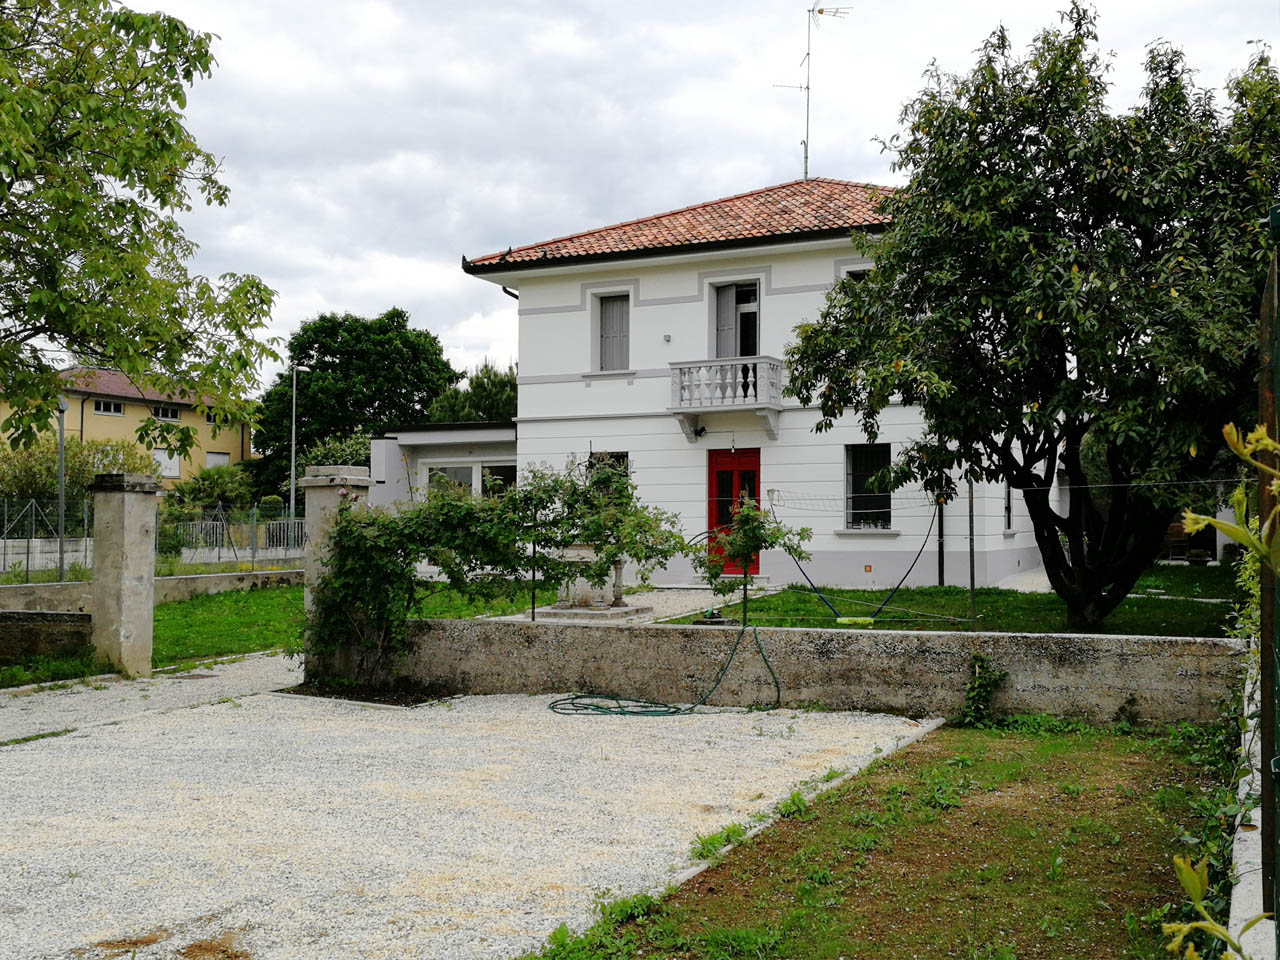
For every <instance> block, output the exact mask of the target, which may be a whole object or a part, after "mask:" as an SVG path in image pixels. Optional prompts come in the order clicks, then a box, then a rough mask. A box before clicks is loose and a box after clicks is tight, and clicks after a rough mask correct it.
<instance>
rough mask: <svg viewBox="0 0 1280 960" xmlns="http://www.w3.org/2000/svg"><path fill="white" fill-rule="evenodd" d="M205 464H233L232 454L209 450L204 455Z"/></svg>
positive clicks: (227, 465) (225, 465) (218, 465)
mask: <svg viewBox="0 0 1280 960" xmlns="http://www.w3.org/2000/svg"><path fill="white" fill-rule="evenodd" d="M204 465H205V466H206V467H229V466H231V454H229V453H220V452H219V451H217V450H207V451H205V455H204Z"/></svg>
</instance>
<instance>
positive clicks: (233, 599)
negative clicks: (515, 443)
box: [0, 584, 556, 687]
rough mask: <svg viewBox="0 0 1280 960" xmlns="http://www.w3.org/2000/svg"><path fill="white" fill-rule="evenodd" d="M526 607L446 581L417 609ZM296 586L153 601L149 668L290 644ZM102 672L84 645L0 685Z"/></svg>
mask: <svg viewBox="0 0 1280 960" xmlns="http://www.w3.org/2000/svg"><path fill="white" fill-rule="evenodd" d="M555 599H556V592H555V590H554V589H552V588H548V587H546V586H543V585H541V584H540V585H539V587H538V603H539V605H540V606H541V605H546V604H549V603H553V602H555ZM528 609H529V588H528V585H527V584H517V585H515V586H513V587H512V588H511V589H510V590H508V591H507V592H506V593H505V594H504V595H502V596H499V597H496V598H494V599H491V600H469V599H466V598H464V597H462V596H460V595H459V594H458V593H457V592H455V591H453V590H450V589H448V588H445V589H442V590H437V591H435V592H432V593H428V594H426V595H424V596H423V598H422V600H421V602H420V603H419V605H418V609H417V611H416V615H417V616H419V617H441V618H447V619H466V618H470V617H480V616H504V615H506V614H512V613H523V612H525V611H527V610H528ZM302 622H303V620H302V588H301V587H272V588H269V589H265V590H248V591H243V592H229V593H218V594H214V595H213V596H208V597H194V598H192V599H190V600H182V601H179V602H177V603H166V604H161V605H160V606H158V607H156V614H155V634H154V639H153V646H152V653H151V666H152V667H153V668H159V667H171V666H177V665H182V664H188V663H192V662H195V661H199V660H205V659H209V658H211V657H228V656H237V655H241V654H246V653H257V652H260V651H264V650H277V649H281V648H288V647H292V646H296V644H297V641H298V637H299V635H300V633H301V631H302ZM106 672H108V671H107V669H106V667H105V666H103V665H102V664H97V663H94V661H93V656H92V654H91V653H90V652H89V651H85V652H84V653H83V654H80V655H78V656H72V657H59V658H49V657H37V658H34V659H32V660H30V661H27V662H26V663H22V664H17V665H15V666H10V667H0V687H17V686H22V685H24V684H28V683H59V682H63V681H68V680H78V679H80V678H82V677H89V676H93V675H95V674H99V673H106Z"/></svg>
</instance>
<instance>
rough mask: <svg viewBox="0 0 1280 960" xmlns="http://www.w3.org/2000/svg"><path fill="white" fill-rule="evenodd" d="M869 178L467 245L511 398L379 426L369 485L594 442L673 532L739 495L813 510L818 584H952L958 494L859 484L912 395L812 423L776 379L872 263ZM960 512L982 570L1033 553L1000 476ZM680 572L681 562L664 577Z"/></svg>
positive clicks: (496, 465)
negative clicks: (868, 430)
mask: <svg viewBox="0 0 1280 960" xmlns="http://www.w3.org/2000/svg"><path fill="white" fill-rule="evenodd" d="M880 189H883V188H880ZM876 190H877V188H875V187H872V186H868V185H865V184H858V183H848V182H844V181H839V180H829V179H809V180H797V181H794V182H792V183H785V184H781V185H779V186H774V187H767V188H765V189H762V190H755V191H752V192H750V193H744V194H740V195H738V196H733V197H727V198H725V199H722V200H713V201H711V202H708V203H703V204H699V205H697V206H693V207H687V208H684V209H681V210H675V211H672V212H670V213H663V214H659V215H657V216H652V217H646V218H644V219H641V220H633V221H630V222H627V223H620V224H616V225H613V226H607V227H601V228H598V229H594V230H588V231H585V232H582V233H577V234H573V235H571V236H567V237H560V238H558V239H554V240H549V241H546V242H544V243H533V244H528V245H525V246H521V247H513V248H511V249H508V250H507V251H505V252H503V253H495V254H490V255H488V256H482V257H477V258H475V259H473V260H467V259H465V258H464V259H463V264H462V266H463V269H464V270H465V271H466V272H467V273H469V274H471V275H473V276H475V277H478V278H480V279H482V280H486V281H488V282H490V283H492V284H494V285H495V294H498V293H499V291H498V290H497V289H496V288H498V287H501V288H504V292H505V293H507V294H508V295H515V296H518V298H519V305H520V306H519V317H520V327H519V354H520V355H519V371H520V376H519V415H518V417H517V418H516V422H515V424H514V426H512V425H509V424H508V425H500V424H499V425H488V426H483V425H481V426H475V425H472V426H469V427H466V428H463V427H460V428H458V429H457V430H456V431H454V432H453V434H452V435H451V436H450V435H446V432H441V431H439V430H432V429H427V428H424V429H419V430H415V429H413V428H405V429H403V430H399V431H390V432H389V433H388V435H387V436H386V437H384V438H382V439H380V440H378V441H375V449H374V458H373V461H374V462H373V475H374V479H375V480H376V481H378V484H377V486H376V487H375V491H374V493H373V496H372V499H373V501H374V502H375V503H378V502H381V503H390V502H392V501H395V500H405V499H408V497H409V495H410V494H411V493H412V494H414V495H418V496H420V495H421V494H422V493H423V487H424V486H426V485H429V483H430V482H431V477H432V476H448V477H450V479H452V480H455V481H458V480H461V481H463V482H467V481H470V482H472V483H473V485H474V486H475V487H476V489H477V490H478V489H480V486H481V483H482V478H483V473H484V471H486V470H489V471H497V470H499V469H502V470H504V476H505V471H510V469H511V465H514V466H515V467H516V468H517V470H519V469H521V468H524V467H527V466H530V465H535V464H546V465H550V466H554V467H561V466H564V465H565V464H566V463H567V462H569V461H571V460H576V461H581V460H584V459H587V458H589V457H591V456H593V455H594V456H597V457H598V456H604V455H608V456H610V457H612V458H614V459H616V460H624V461H625V462H626V463H627V464H628V466H629V468H630V470H631V473H632V476H633V477H634V479H635V481H636V484H637V486H638V489H639V493H640V496H641V497H642V498H643V499H644V500H646V501H647V502H650V503H654V504H657V505H659V506H662V507H664V508H666V509H668V510H672V511H674V512H675V513H677V514H678V515H679V516H680V517H681V519H682V522H683V524H684V530H685V533H686V535H693V534H697V533H699V532H702V531H705V530H708V529H710V528H713V527H716V526H717V525H720V524H723V523H725V522H727V520H728V518H729V516H730V511H731V510H732V505H733V504H734V502H736V500H737V498H738V497H740V496H741V495H743V494H744V493H745V494H747V495H749V496H752V497H755V498H757V499H758V500H759V501H760V503H761V505H762V506H765V507H768V506H769V505H770V504H772V507H773V509H774V511H775V513H776V515H777V516H778V518H779V519H780V520H782V521H783V522H785V523H787V524H790V525H793V526H805V527H810V528H811V529H812V530H813V538H812V540H811V541H810V542H809V544H808V548H809V550H810V552H811V553H812V560H811V561H809V562H807V563H806V564H805V569H806V571H807V572H808V574H809V575H810V576H811V577H812V578H813V580H814V581H815V582H817V583H820V584H832V585H846V586H871V585H875V586H883V585H891V584H893V583H896V582H897V581H898V579H899V578H900V577H901V576H902V575H903V573H904V572H905V571H906V570H907V569H908V568H909V567H910V566H911V565H912V563H913V561H914V562H915V567H914V569H913V570H912V573H911V576H910V577H909V579H908V583H910V584H915V585H928V584H936V583H940V582H944V583H948V584H967V583H968V582H969V542H970V541H969V516H970V510H969V501H968V497H967V495H963V494H962V496H961V497H960V498H959V499H958V500H956V501H953V502H951V503H949V504H947V505H946V506H945V507H942V508H941V509H940V508H939V507H938V505H937V504H936V503H934V502H933V500H932V499H931V498H930V496H929V495H927V494H926V493H925V492H924V491H923V490H920V489H903V490H899V491H897V492H894V493H892V494H887V493H877V492H874V491H872V490H869V489H868V487H867V478H868V477H869V476H871V475H872V474H874V473H875V472H876V471H877V470H879V469H880V468H882V467H884V466H885V465H886V464H887V463H888V462H889V461H890V459H891V458H892V457H893V456H894V455H895V454H896V452H897V450H898V449H899V445H900V444H902V443H903V442H905V441H908V440H910V439H911V438H913V437H914V436H916V435H917V434H918V431H919V429H920V418H919V415H918V414H917V412H916V411H914V410H913V409H911V408H903V407H895V408H892V409H891V410H889V411H888V412H887V413H886V415H885V416H884V418H883V420H882V425H881V431H880V434H879V436H878V437H877V438H876V441H875V442H874V443H870V442H868V440H867V437H866V436H864V435H863V433H862V431H861V430H860V429H859V428H858V426H857V425H856V423H855V422H854V418H852V417H850V418H848V420H847V422H844V423H837V425H836V426H835V428H834V429H832V430H830V431H827V432H825V433H820V434H819V433H815V432H814V431H813V426H814V424H815V422H816V421H817V419H818V418H817V415H816V412H814V411H812V410H808V409H805V408H804V407H802V406H801V405H800V404H799V403H798V402H797V401H795V400H793V399H789V398H787V397H785V396H784V395H783V387H784V386H785V383H786V375H787V374H786V367H785V364H784V363H783V361H782V359H781V358H782V356H783V353H784V350H785V347H786V345H787V343H788V342H789V341H790V340H791V339H792V338H793V337H794V330H795V328H796V325H797V324H799V323H802V322H805V321H807V320H813V319H815V318H816V317H817V316H818V314H819V313H820V311H821V310H822V306H823V303H824V300H825V297H826V294H827V292H828V290H829V289H830V288H831V286H832V284H833V283H835V282H836V281H837V280H839V279H840V278H841V277H843V276H845V275H846V274H857V273H858V272H860V271H864V270H866V269H868V268H869V267H870V262H869V261H868V260H867V259H865V258H863V257H861V256H859V255H858V254H857V253H856V252H855V251H854V249H853V247H852V246H851V243H850V233H851V231H861V230H875V229H877V227H879V226H881V225H882V223H883V221H882V219H881V218H880V216H879V215H878V214H877V213H876V211H875V193H876ZM499 295H501V294H499ZM415 485H416V490H412V489H411V488H413V487H414V486H415ZM962 490H963V488H962ZM973 522H974V534H975V535H974V548H975V566H976V578H977V582H978V584H979V585H988V584H992V583H996V582H999V581H1000V580H1002V579H1004V578H1005V577H1008V576H1010V575H1012V574H1015V573H1018V572H1019V571H1026V570H1030V569H1034V568H1035V567H1038V566H1039V565H1040V561H1039V553H1038V551H1037V549H1036V545H1035V540H1034V537H1033V535H1032V534H1031V532H1030V523H1029V521H1028V520H1027V518H1026V514H1025V511H1024V509H1023V505H1022V501H1021V497H1020V496H1010V495H1009V493H1008V491H1007V490H1006V489H1005V488H1004V486H1003V485H982V486H979V487H978V488H977V489H976V490H975V496H974V509H973ZM917 558H918V559H917ZM759 572H760V573H761V574H762V575H764V576H768V577H770V578H772V579H773V580H774V581H775V582H779V581H781V582H786V581H789V580H799V579H800V575H799V572H798V571H797V570H796V567H795V565H794V563H793V561H792V559H791V558H790V557H788V556H787V555H786V554H780V555H777V556H771V555H768V554H766V555H764V556H763V557H761V558H760V561H759ZM689 577H690V571H689V569H688V567H687V565H685V566H673V567H672V569H670V570H669V571H667V573H666V574H665V579H668V580H671V581H687V580H688V578H689ZM659 579H660V580H661V579H663V577H660V578H659Z"/></svg>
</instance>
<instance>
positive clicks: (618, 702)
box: [548, 623, 782, 717]
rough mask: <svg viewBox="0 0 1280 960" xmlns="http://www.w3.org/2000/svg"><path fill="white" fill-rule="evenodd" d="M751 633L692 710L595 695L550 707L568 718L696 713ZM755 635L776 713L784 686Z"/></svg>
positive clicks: (744, 628) (563, 699) (556, 702)
mask: <svg viewBox="0 0 1280 960" xmlns="http://www.w3.org/2000/svg"><path fill="white" fill-rule="evenodd" d="M746 632H747V625H746V624H745V623H744V624H743V625H742V627H741V629H739V630H738V638H737V639H736V640H734V641H733V649H731V650H730V651H729V656H728V658H727V659H726V660H725V662H724V666H722V667H721V668H720V672H719V673H718V674H716V680H715V683H713V684H712V685H711V689H710V690H708V691H707V692H706V693H704V694H703V695H702V696H701V697H699V698H698V702H697V703H695V704H692V705H691V706H688V707H679V706H676V705H675V704H673V703H660V702H658V701H657V700H632V699H628V698H626V697H611V696H604V695H595V694H588V693H581V694H575V695H574V696H571V697H561V698H560V699H559V700H553V701H551V703H550V704H549V707H548V708H549V709H550V710H551V712H552V713H559V714H565V715H573V714H579V713H590V714H597V715H603V716H616V717H678V716H682V715H684V714H687V713H693V711H695V710H697V709H698V707H701V706H703V705H704V704H705V703H706V702H707V701H708V700H710V699H711V695H712V694H713V693H715V692H716V690H717V689H718V688H719V686H720V681H722V680H723V679H724V675H725V674H726V673H728V672H729V666H730V664H732V663H733V658H734V657H735V656H737V654H738V647H739V646H740V645H741V643H742V636H743V634H745V633H746ZM751 635H752V637H753V638H754V639H755V642H756V649H757V650H759V651H760V659H761V660H763V661H764V666H765V669H766V670H768V671H769V676H770V677H772V678H773V703H771V704H769V706H767V707H765V708H764V709H765V710H772V709H774V708H775V707H777V706H778V705H779V704H780V703H781V702H782V686H781V685H780V684H779V683H778V675H777V674H776V673H774V672H773V664H771V663H770V662H769V658H768V657H767V656H765V652H764V647H763V646H762V645H761V643H760V631H759V630H757V629H756V628H755V627H752V628H751Z"/></svg>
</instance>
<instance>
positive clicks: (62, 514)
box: [58, 397, 67, 583]
mask: <svg viewBox="0 0 1280 960" xmlns="http://www.w3.org/2000/svg"><path fill="white" fill-rule="evenodd" d="M66 421H67V401H66V400H64V399H62V398H61V397H59V398H58V582H59V583H61V582H62V580H63V576H64V573H65V571H66V569H67V567H66V562H65V560H66V545H67V437H66V426H67V423H66Z"/></svg>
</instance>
